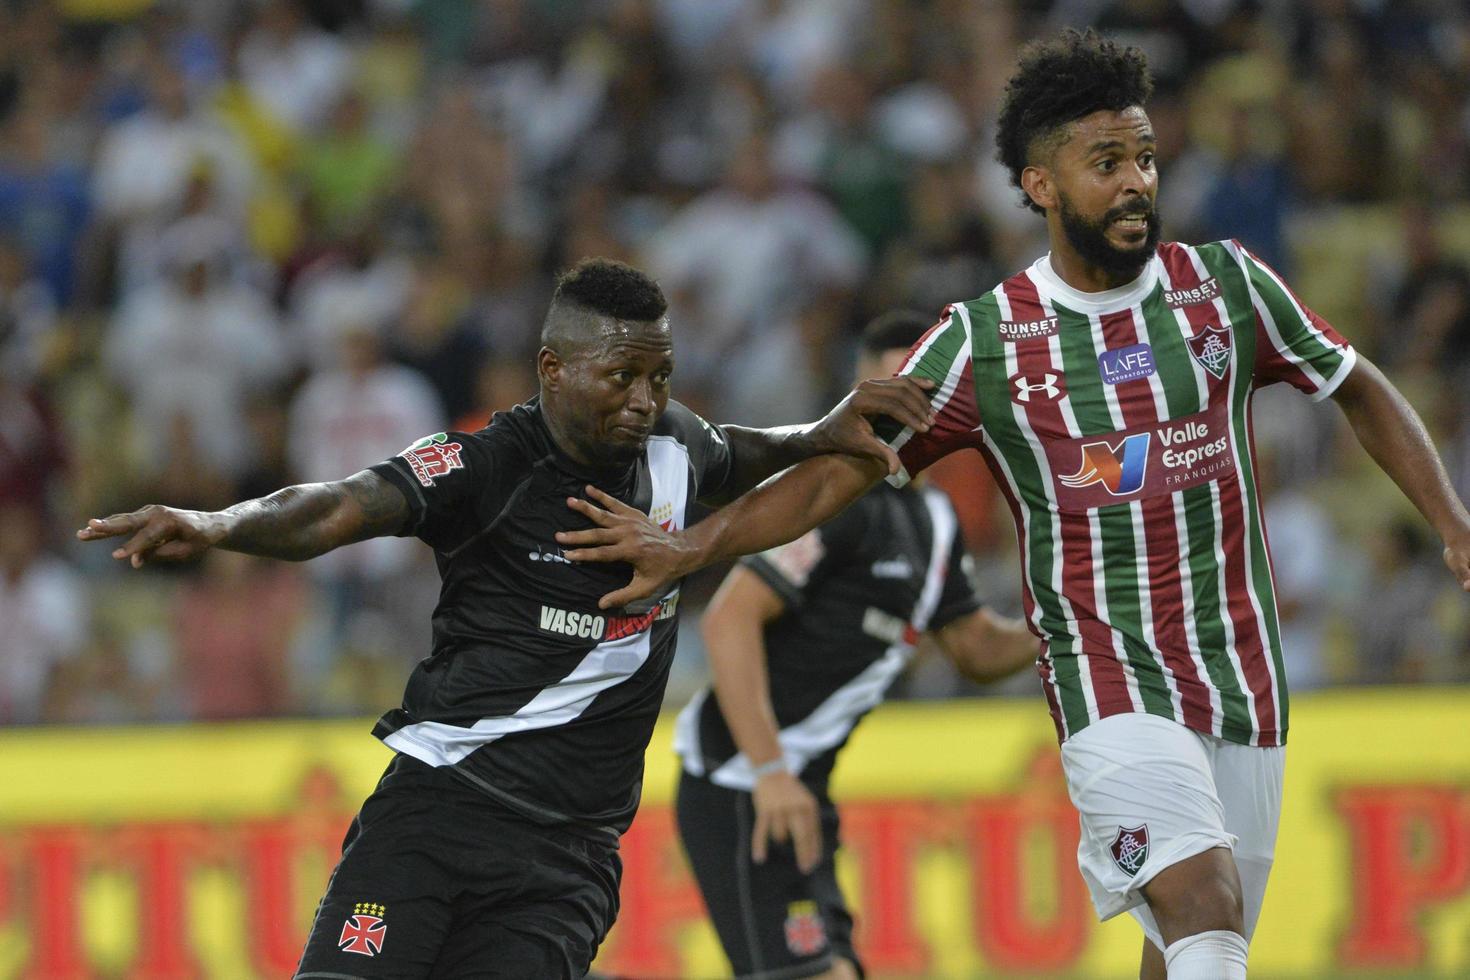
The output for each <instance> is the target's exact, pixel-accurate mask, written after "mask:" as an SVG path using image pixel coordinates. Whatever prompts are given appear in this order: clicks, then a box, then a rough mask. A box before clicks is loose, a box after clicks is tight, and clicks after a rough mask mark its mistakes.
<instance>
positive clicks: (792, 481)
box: [556, 455, 887, 609]
mask: <svg viewBox="0 0 1470 980" xmlns="http://www.w3.org/2000/svg"><path fill="white" fill-rule="evenodd" d="M886 469H887V467H886V466H885V464H884V463H883V462H882V461H881V460H879V459H877V458H875V457H872V456H867V457H863V458H858V457H855V456H839V455H828V456H817V457H815V458H813V459H809V460H807V461H806V462H804V463H801V464H799V465H797V466H794V467H792V468H791V469H789V470H787V471H786V472H784V473H782V474H781V475H780V476H777V477H774V478H772V479H769V480H767V481H766V482H765V483H762V484H761V485H760V486H758V487H756V488H755V489H754V490H752V491H750V492H749V493H747V494H745V495H744V496H743V497H741V498H740V499H739V500H736V501H735V502H734V503H732V504H730V505H729V506H728V507H723V508H721V509H720V510H717V511H715V512H714V513H713V514H711V515H710V516H709V517H707V518H705V519H704V520H702V521H700V522H699V523H698V524H696V525H694V526H693V527H692V528H690V529H689V530H687V531H676V532H669V531H665V530H663V529H662V528H660V527H659V526H658V525H657V524H655V523H653V522H652V521H651V520H649V519H648V515H647V514H644V513H642V512H641V511H638V510H635V509H634V508H632V507H629V506H628V505H627V504H624V503H621V502H620V501H618V500H615V499H613V498H612V497H609V496H608V495H607V494H605V493H603V492H602V491H600V490H598V489H597V488H596V487H590V486H589V487H588V488H587V496H588V497H590V498H591V499H592V500H595V501H597V503H598V504H601V505H602V506H601V507H598V506H597V505H596V504H594V503H591V502H589V501H587V500H581V499H578V498H576V497H569V498H567V506H568V507H570V508H572V509H573V510H575V511H577V512H578V513H580V514H583V515H585V516H586V517H587V518H589V519H590V520H591V521H592V522H593V523H594V524H596V525H597V526H596V527H593V528H589V529H587V530H585V531H558V532H557V535H556V540H557V543H558V544H560V545H561V546H562V547H563V548H565V549H567V550H566V551H565V554H566V556H567V557H568V558H570V559H571V560H572V561H625V562H628V563H629V564H630V565H632V566H633V581H632V582H630V583H628V585H626V586H624V587H623V588H621V589H618V590H617V591H616V592H609V593H608V594H607V595H605V596H603V597H602V599H601V601H600V602H599V603H598V605H599V606H601V607H602V608H603V609H612V608H616V607H618V606H622V605H626V604H627V603H630V602H633V601H635V600H638V599H644V598H647V597H648V596H651V595H655V594H658V593H659V592H660V591H661V590H662V589H663V588H664V587H665V586H667V585H668V584H669V583H670V582H672V581H674V580H675V579H678V578H682V577H684V576H685V575H688V574H689V573H690V572H693V571H696V570H698V569H701V568H703V567H704V566H706V565H711V564H714V563H715V562H717V561H721V560H724V559H728V558H734V557H736V556H738V555H749V554H754V553H755V552H757V551H765V550H766V549H768V548H774V547H776V546H777V545H779V544H785V543H786V542H788V541H794V540H795V539H797V538H799V537H801V536H802V535H803V534H805V533H806V532H808V531H810V530H811V529H812V528H814V527H816V526H817V525H819V524H824V523H826V522H827V521H829V520H831V519H832V518H833V517H836V516H837V515H838V514H839V513H841V512H842V509H843V508H844V507H846V506H847V505H848V504H850V503H852V502H853V501H854V500H856V499H857V498H859V497H861V496H862V495H863V494H864V493H866V492H867V491H868V489H869V488H870V487H872V486H873V484H875V483H877V482H878V481H879V480H881V479H882V478H883V474H884V473H885V472H886ZM604 508H606V509H604Z"/></svg>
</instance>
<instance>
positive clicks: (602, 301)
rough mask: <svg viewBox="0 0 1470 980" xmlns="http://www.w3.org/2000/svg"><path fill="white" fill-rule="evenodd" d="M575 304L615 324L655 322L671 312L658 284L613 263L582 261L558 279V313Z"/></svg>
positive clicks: (554, 301) (553, 301) (554, 299)
mask: <svg viewBox="0 0 1470 980" xmlns="http://www.w3.org/2000/svg"><path fill="white" fill-rule="evenodd" d="M563 303H572V304H575V305H577V306H580V307H583V308H584V309H588V310H592V311H593V312H596V313H601V314H603V315H604V316H610V317H612V318H613V319H615V320H641V321H653V320H657V319H658V318H659V317H661V316H663V315H664V313H666V312H667V311H668V308H669V304H668V301H667V300H666V299H664V293H663V290H662V289H659V288H658V283H656V282H654V281H653V280H652V279H651V278H649V277H648V276H647V275H645V274H644V273H642V272H639V271H638V270H637V269H635V268H633V267H632V266H631V265H628V264H626V263H624V262H618V261H616V260H614V259H602V258H597V259H583V260H582V261H580V262H578V263H577V264H576V265H574V266H572V267H571V268H570V269H568V270H567V271H565V272H563V273H562V274H561V275H560V276H558V277H557V279H556V292H554V293H553V294H552V296H551V306H552V309H555V308H556V307H557V306H559V305H561V304H563Z"/></svg>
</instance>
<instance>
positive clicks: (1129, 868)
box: [1109, 823, 1148, 878]
mask: <svg viewBox="0 0 1470 980" xmlns="http://www.w3.org/2000/svg"><path fill="white" fill-rule="evenodd" d="M1109 850H1111V851H1112V852H1113V861H1114V862H1115V863H1116V864H1117V865H1118V867H1120V868H1122V869H1123V873H1124V874H1126V875H1127V876H1128V877H1130V878H1132V877H1134V876H1135V875H1137V874H1138V872H1139V871H1140V870H1141V869H1142V868H1143V862H1145V861H1147V860H1148V824H1146V823H1144V824H1139V825H1138V826H1137V827H1119V828H1118V834H1117V836H1116V837H1114V838H1113V843H1112V846H1111V847H1110V848H1109Z"/></svg>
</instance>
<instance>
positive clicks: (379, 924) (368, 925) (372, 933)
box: [337, 902, 388, 956]
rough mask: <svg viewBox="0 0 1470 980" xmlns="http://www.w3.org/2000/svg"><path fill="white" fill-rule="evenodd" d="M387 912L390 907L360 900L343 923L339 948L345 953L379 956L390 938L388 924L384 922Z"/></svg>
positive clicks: (338, 943) (338, 941) (338, 942)
mask: <svg viewBox="0 0 1470 980" xmlns="http://www.w3.org/2000/svg"><path fill="white" fill-rule="evenodd" d="M387 914H388V909H387V908H386V907H384V906H382V905H379V904H377V903H376V902H358V903H357V904H356V905H354V906H352V914H351V915H349V916H348V917H347V921H346V922H344V923H342V935H341V937H339V938H338V940H337V948H338V949H340V950H341V951H342V952H344V953H357V954H359V955H361V956H377V955H378V954H379V953H381V952H382V951H383V941H384V940H385V939H387V938H388V926H387V925H386V924H385V923H384V922H383V916H385V915H387Z"/></svg>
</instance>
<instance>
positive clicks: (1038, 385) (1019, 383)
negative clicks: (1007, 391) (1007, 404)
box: [1010, 371, 1067, 405]
mask: <svg viewBox="0 0 1470 980" xmlns="http://www.w3.org/2000/svg"><path fill="white" fill-rule="evenodd" d="M1010 382H1011V401H1014V402H1020V403H1021V404H1023V405H1029V404H1031V403H1032V402H1033V401H1037V402H1054V401H1056V400H1057V399H1059V398H1066V397H1067V382H1066V381H1065V380H1064V379H1063V378H1062V376H1061V375H1060V374H1059V373H1057V372H1056V371H1043V372H1041V373H1040V374H1013V375H1011V377H1010Z"/></svg>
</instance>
